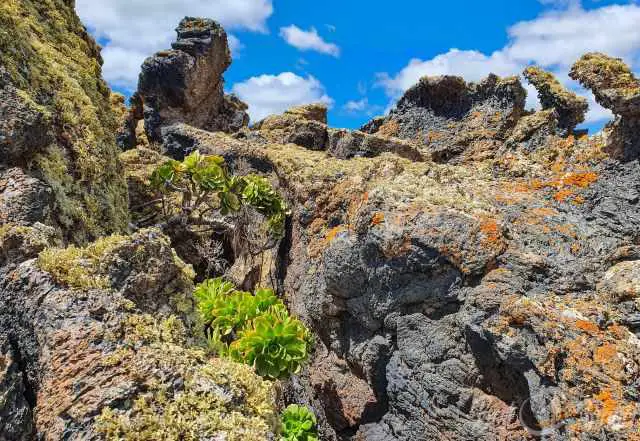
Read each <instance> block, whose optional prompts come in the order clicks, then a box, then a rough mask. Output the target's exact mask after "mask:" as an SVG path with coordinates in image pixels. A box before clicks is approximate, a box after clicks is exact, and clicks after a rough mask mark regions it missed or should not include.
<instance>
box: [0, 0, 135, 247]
mask: <svg viewBox="0 0 640 441" xmlns="http://www.w3.org/2000/svg"><path fill="white" fill-rule="evenodd" d="M101 64H102V59H101V57H100V52H99V47H98V46H97V45H96V43H95V41H94V40H93V39H92V38H91V37H90V36H89V35H88V34H87V32H86V30H85V28H84V26H83V25H82V23H81V22H80V20H79V19H78V17H77V16H76V14H75V11H74V5H73V2H70V1H68V0H37V1H35V0H5V1H3V2H1V3H0V66H1V67H2V68H3V69H4V70H5V73H6V76H7V77H8V84H9V85H8V86H6V87H11V88H15V89H17V90H18V91H19V95H20V96H21V97H22V98H23V99H24V100H26V101H28V102H32V103H33V106H37V107H38V108H39V109H40V110H41V112H42V113H43V114H45V115H47V119H48V120H50V121H51V122H52V129H53V131H54V132H55V133H54V135H55V136H54V139H55V141H53V142H51V144H50V145H49V146H48V147H47V148H45V149H44V150H43V151H40V152H34V153H33V155H34V157H32V158H24V159H25V163H27V162H28V163H30V164H33V165H32V168H33V170H31V171H32V172H33V173H34V174H36V175H39V176H40V177H42V178H43V179H44V180H45V181H46V182H47V183H48V184H49V185H50V186H51V187H52V188H53V189H54V193H55V197H56V221H57V224H58V225H57V226H58V227H60V228H61V230H62V231H63V233H64V235H65V237H67V238H68V239H70V240H72V241H74V242H77V243H82V242H85V241H88V240H90V239H92V238H95V237H98V236H100V235H104V234H108V233H112V232H119V231H123V230H124V229H125V227H126V225H127V218H128V214H127V193H126V186H125V182H124V179H123V177H122V175H121V174H120V173H119V168H120V167H119V164H118V160H117V150H116V145H115V138H114V133H115V128H116V118H115V117H114V114H113V112H112V109H111V105H110V91H109V88H108V87H107V85H106V83H105V82H104V81H103V80H102V78H101Z"/></svg>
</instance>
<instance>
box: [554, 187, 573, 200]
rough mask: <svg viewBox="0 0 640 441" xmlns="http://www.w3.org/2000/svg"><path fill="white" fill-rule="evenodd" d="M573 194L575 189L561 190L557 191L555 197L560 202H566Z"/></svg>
mask: <svg viewBox="0 0 640 441" xmlns="http://www.w3.org/2000/svg"><path fill="white" fill-rule="evenodd" d="M571 196H573V191H571V190H560V191H559V192H557V193H556V194H555V195H554V196H553V198H554V199H555V200H556V201H558V202H564V201H566V200H567V199H568V198H570V197H571Z"/></svg>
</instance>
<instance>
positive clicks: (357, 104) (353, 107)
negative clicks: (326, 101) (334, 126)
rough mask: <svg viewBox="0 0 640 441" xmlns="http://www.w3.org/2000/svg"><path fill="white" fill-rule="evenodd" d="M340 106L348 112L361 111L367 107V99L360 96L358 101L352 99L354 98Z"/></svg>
mask: <svg viewBox="0 0 640 441" xmlns="http://www.w3.org/2000/svg"><path fill="white" fill-rule="evenodd" d="M342 107H343V109H344V110H347V111H349V112H362V111H363V110H365V109H366V108H367V107H369V99H368V98H362V99H361V100H358V101H354V100H352V101H347V102H346V103H345V105H344V106H342Z"/></svg>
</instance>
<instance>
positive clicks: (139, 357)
mask: <svg viewBox="0 0 640 441" xmlns="http://www.w3.org/2000/svg"><path fill="white" fill-rule="evenodd" d="M192 277H193V270H192V269H191V268H190V267H187V266H186V265H185V264H184V263H182V262H181V261H180V259H178V258H177V257H176V255H175V252H174V251H173V249H172V248H171V247H170V244H169V241H168V239H167V238H166V237H164V236H163V235H162V234H161V233H160V232H159V231H158V230H153V229H150V230H140V231H139V232H137V233H136V234H134V235H133V236H130V237H125V236H111V237H107V238H104V239H100V240H99V241H98V242H95V243H92V244H90V245H89V246H88V247H86V248H73V247H72V248H68V249H48V250H47V251H45V252H44V253H41V254H40V256H39V257H38V259H35V260H29V261H27V262H25V263H23V264H22V265H20V266H19V267H17V268H16V269H15V270H13V271H12V272H11V273H10V274H5V277H2V278H1V279H0V293H1V294H0V300H1V301H0V328H1V329H2V332H0V350H1V352H0V366H1V367H2V369H0V394H1V395H0V396H2V398H3V399H2V400H0V416H1V418H0V428H2V432H1V434H2V435H0V439H10V440H30V439H36V438H42V439H51V440H54V439H55V440H57V439H69V438H70V439H91V440H100V439H107V440H122V439H141V440H149V441H151V440H157V439H178V437H179V436H178V435H177V434H178V433H182V434H185V433H189V434H193V435H192V436H191V437H190V438H184V439H193V440H195V439H201V437H202V436H208V437H210V438H212V439H216V438H217V437H219V436H224V437H225V439H229V440H238V441H240V440H245V439H255V440H262V439H264V440H266V439H268V438H269V436H273V435H272V434H273V431H274V430H275V426H274V422H275V416H274V412H275V402H274V399H275V396H274V395H273V389H272V385H271V384H270V383H268V382H265V381H263V380H262V379H261V378H259V377H258V376H257V375H256V374H255V373H254V372H253V371H252V370H251V369H250V368H249V367H247V366H242V365H238V364H236V363H232V362H229V361H225V360H219V359H212V358H211V357H208V356H207V355H205V352H204V351H203V350H202V349H199V348H198V347H195V346H193V344H194V343H195V342H196V340H194V338H193V337H190V336H193V335H196V336H197V335H199V333H198V332H195V333H194V330H195V329H196V328H195V326H194V325H195V314H194V311H193V303H192V297H191V292H192V289H193V284H192V281H191V279H192ZM221 415H226V417H225V418H221ZM270 434H271V435H270Z"/></svg>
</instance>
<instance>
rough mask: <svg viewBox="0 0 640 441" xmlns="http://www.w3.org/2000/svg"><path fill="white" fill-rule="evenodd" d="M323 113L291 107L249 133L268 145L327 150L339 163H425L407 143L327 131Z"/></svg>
mask: <svg viewBox="0 0 640 441" xmlns="http://www.w3.org/2000/svg"><path fill="white" fill-rule="evenodd" d="M326 112H327V108H326V107H325V106H323V105H317V104H311V105H307V106H300V107H293V108H291V109H289V110H287V111H285V112H284V113H283V114H282V115H272V116H268V117H267V118H265V119H264V120H262V121H260V122H258V123H256V124H255V125H254V126H253V127H252V129H253V130H254V132H256V133H257V134H258V135H259V136H261V137H262V138H264V139H265V140H267V141H268V142H271V143H277V144H288V143H291V144H295V145H298V146H300V147H305V148H308V149H310V150H326V151H327V152H328V153H329V154H331V155H332V156H335V157H336V158H340V159H347V158H352V157H354V156H368V157H372V156H378V155H380V154H382V153H385V152H392V153H395V154H397V155H399V156H402V157H405V158H408V159H411V160H414V161H421V160H423V159H424V158H423V155H422V153H421V152H420V150H419V147H418V146H417V145H415V143H412V142H410V141H406V140H403V139H399V138H394V137H391V136H385V135H383V134H369V133H365V132H361V131H358V130H353V131H351V130H346V129H331V128H328V127H327V125H326V120H327V118H326Z"/></svg>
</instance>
